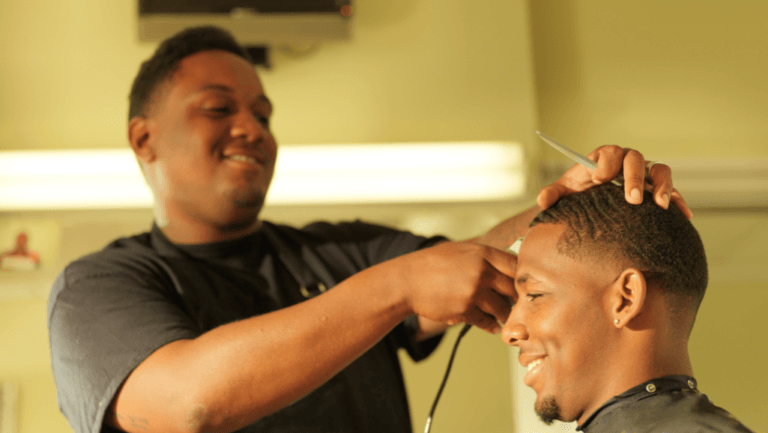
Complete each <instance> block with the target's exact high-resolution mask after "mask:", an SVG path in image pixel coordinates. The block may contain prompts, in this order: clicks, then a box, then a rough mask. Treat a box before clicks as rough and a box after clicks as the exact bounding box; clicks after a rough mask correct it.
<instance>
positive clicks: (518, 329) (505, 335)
mask: <svg viewBox="0 0 768 433" xmlns="http://www.w3.org/2000/svg"><path fill="white" fill-rule="evenodd" d="M501 339H502V340H503V341H504V342H505V343H507V344H508V345H510V346H516V345H517V343H518V342H520V341H524V340H527V339H528V328H526V327H525V325H523V324H522V323H520V322H517V321H513V320H512V318H511V316H510V318H509V319H508V320H507V323H505V324H504V327H503V328H502V329H501Z"/></svg>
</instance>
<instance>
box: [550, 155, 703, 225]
mask: <svg viewBox="0 0 768 433" xmlns="http://www.w3.org/2000/svg"><path fill="white" fill-rule="evenodd" d="M588 156H589V158H590V159H592V160H593V161H595V162H597V168H596V169H595V171H594V172H590V170H588V169H587V168H586V167H584V166H582V165H580V164H576V165H574V166H573V167H571V168H570V169H568V171H566V172H565V173H564V174H563V175H562V176H560V179H558V180H556V181H555V182H553V183H551V184H549V185H547V186H545V187H544V188H542V190H541V191H540V192H539V195H538V197H537V198H536V204H538V205H539V207H541V209H542V210H543V209H547V208H548V207H550V206H552V205H553V204H555V202H556V201H557V200H558V199H559V198H560V197H562V196H564V195H567V194H570V193H573V192H578V191H584V190H586V189H589V188H591V187H593V186H595V185H599V184H602V183H605V182H610V181H611V180H612V179H614V178H615V177H616V176H618V175H619V173H620V172H621V170H622V168H623V169H624V173H623V174H624V194H625V197H626V199H627V201H628V202H629V203H633V204H640V203H642V202H643V187H644V186H645V176H646V172H645V167H646V164H647V163H648V162H650V161H648V162H646V160H645V158H643V154H642V153H640V152H638V151H637V150H634V149H623V148H621V147H619V146H615V145H606V146H600V147H598V148H597V149H595V150H593V151H592V152H590V153H589V155H588ZM648 175H649V176H650V178H651V181H652V183H653V199H654V201H655V202H656V204H658V205H659V206H661V207H662V208H664V209H667V208H668V207H669V204H670V203H674V204H675V206H677V207H678V208H679V209H680V211H682V212H683V215H685V216H686V217H687V218H688V219H691V217H692V216H693V212H691V210H690V209H689V208H688V205H687V204H686V203H685V200H684V199H683V196H681V195H680V193H679V192H678V191H677V190H676V189H674V188H673V187H672V170H671V169H670V168H669V166H667V165H665V164H660V163H657V164H655V165H654V166H653V167H652V170H651V172H650V173H648Z"/></svg>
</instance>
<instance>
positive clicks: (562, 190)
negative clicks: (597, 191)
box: [536, 164, 597, 210]
mask: <svg viewBox="0 0 768 433" xmlns="http://www.w3.org/2000/svg"><path fill="white" fill-rule="evenodd" d="M595 185H597V184H596V183H595V182H594V181H593V179H592V173H591V172H590V171H589V170H588V169H587V168H586V167H584V166H582V165H580V164H574V165H573V166H571V168H569V169H568V170H566V172H565V173H563V175H562V176H560V178H559V179H557V180H556V181H554V182H552V183H551V184H549V185H547V186H545V187H544V188H542V189H541V191H540V192H539V194H538V196H537V197H536V204H537V205H538V206H539V207H540V208H541V210H546V209H547V208H549V207H550V206H552V205H553V204H555V202H557V200H559V199H560V197H563V196H565V195H568V194H571V193H574V192H576V191H584V190H585V189H588V188H591V187H593V186H595Z"/></svg>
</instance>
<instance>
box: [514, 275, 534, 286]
mask: <svg viewBox="0 0 768 433" xmlns="http://www.w3.org/2000/svg"><path fill="white" fill-rule="evenodd" d="M529 278H531V274H523V275H520V276H518V277H517V281H516V282H517V284H523V283H525V282H527V281H528V279H529Z"/></svg>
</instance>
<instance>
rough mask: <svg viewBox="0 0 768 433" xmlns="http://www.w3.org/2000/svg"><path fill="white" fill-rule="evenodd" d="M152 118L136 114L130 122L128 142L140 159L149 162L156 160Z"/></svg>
mask: <svg viewBox="0 0 768 433" xmlns="http://www.w3.org/2000/svg"><path fill="white" fill-rule="evenodd" d="M151 132H152V131H151V125H150V120H149V119H147V118H146V117H141V116H136V117H134V118H132V119H131V121H130V122H128V142H129V143H130V145H131V149H133V153H135V154H136V158H138V159H139V161H141V162H144V163H148V162H152V161H154V160H155V149H154V147H153V143H152V140H151V139H152V134H151Z"/></svg>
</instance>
